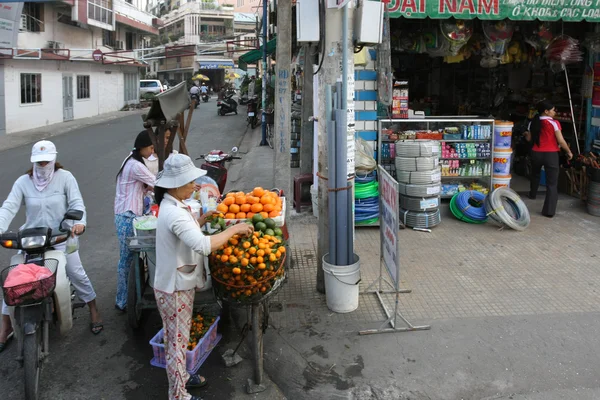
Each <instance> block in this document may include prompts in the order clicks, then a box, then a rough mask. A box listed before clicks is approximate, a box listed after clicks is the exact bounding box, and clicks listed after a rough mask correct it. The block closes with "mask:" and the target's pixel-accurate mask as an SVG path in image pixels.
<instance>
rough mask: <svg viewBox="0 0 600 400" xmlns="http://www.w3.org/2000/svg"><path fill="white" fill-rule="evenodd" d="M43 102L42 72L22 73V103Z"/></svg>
mask: <svg viewBox="0 0 600 400" xmlns="http://www.w3.org/2000/svg"><path fill="white" fill-rule="evenodd" d="M41 102H42V74H21V104H33V103H41Z"/></svg>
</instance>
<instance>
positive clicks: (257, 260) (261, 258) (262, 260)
mask: <svg viewBox="0 0 600 400" xmlns="http://www.w3.org/2000/svg"><path fill="white" fill-rule="evenodd" d="M256 262H257V263H259V264H260V263H263V262H265V259H264V258H263V257H261V256H258V257H256Z"/></svg>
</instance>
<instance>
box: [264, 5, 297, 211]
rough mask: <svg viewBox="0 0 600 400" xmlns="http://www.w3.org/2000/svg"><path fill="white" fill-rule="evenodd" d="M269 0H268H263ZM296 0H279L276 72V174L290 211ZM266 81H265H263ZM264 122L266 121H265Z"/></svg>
mask: <svg viewBox="0 0 600 400" xmlns="http://www.w3.org/2000/svg"><path fill="white" fill-rule="evenodd" d="M263 1H266V0H263ZM291 26H292V0H277V27H278V29H277V64H276V67H275V75H276V80H277V85H276V90H275V121H274V122H275V124H274V126H273V127H274V129H275V137H274V142H275V143H274V145H273V150H274V151H275V163H274V165H273V167H274V171H273V176H274V177H275V187H277V188H279V189H282V190H283V191H284V193H285V195H286V196H287V199H288V207H287V210H288V213H287V214H288V215H286V219H287V217H288V216H289V210H290V209H291V207H292V203H291V198H292V196H293V193H292V178H291V169H290V162H291V159H292V157H291V155H290V132H291V120H290V119H291V115H292V88H291V83H292V82H291V74H292V73H291V71H290V69H291V67H290V65H291V63H292V29H291ZM263 84H264V83H263ZM263 126H264V125H263Z"/></svg>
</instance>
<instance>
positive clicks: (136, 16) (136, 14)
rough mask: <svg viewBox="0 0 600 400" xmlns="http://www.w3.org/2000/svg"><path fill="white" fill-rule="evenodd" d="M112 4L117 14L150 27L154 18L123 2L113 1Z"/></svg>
mask: <svg viewBox="0 0 600 400" xmlns="http://www.w3.org/2000/svg"><path fill="white" fill-rule="evenodd" d="M113 2H114V5H115V12H116V13H117V14H120V15H124V16H126V17H127V18H129V19H133V20H135V21H138V22H141V23H143V24H145V25H148V26H152V20H153V19H154V18H156V17H155V16H154V15H152V14H150V13H147V12H145V11H142V10H140V9H138V8H137V7H135V6H133V5H131V4H129V3H127V2H125V1H124V0H113Z"/></svg>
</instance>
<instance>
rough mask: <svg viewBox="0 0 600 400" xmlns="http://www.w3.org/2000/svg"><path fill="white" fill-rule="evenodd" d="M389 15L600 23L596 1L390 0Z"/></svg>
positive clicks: (598, 6) (599, 5)
mask: <svg viewBox="0 0 600 400" xmlns="http://www.w3.org/2000/svg"><path fill="white" fill-rule="evenodd" d="M388 12H389V13H390V17H391V18H398V17H406V18H436V19H446V18H450V17H455V18H463V19H472V18H479V19H487V20H500V19H505V18H508V19H511V20H515V21H532V20H535V19H539V20H540V21H558V20H563V21H574V22H577V21H588V22H600V1H598V0H391V1H390V2H389V4H388Z"/></svg>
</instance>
